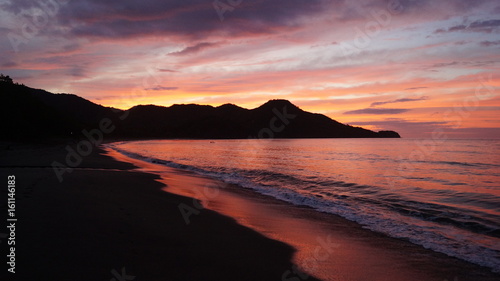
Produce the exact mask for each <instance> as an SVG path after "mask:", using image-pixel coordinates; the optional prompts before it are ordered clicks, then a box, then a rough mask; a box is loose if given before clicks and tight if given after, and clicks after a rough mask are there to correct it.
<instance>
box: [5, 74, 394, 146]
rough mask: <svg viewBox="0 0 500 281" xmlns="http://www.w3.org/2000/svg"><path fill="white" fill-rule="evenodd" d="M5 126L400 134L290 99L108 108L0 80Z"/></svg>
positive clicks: (129, 132)
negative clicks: (347, 121) (247, 104)
mask: <svg viewBox="0 0 500 281" xmlns="http://www.w3.org/2000/svg"><path fill="white" fill-rule="evenodd" d="M0 104H1V113H0V117H1V118H2V119H1V120H2V122H1V124H0V129H1V130H2V131H3V132H5V133H4V134H2V137H1V138H2V139H4V140H18V139H29V140H37V139H45V138H68V137H69V138H80V137H82V136H83V135H84V130H86V131H91V130H95V129H99V128H100V126H102V125H103V122H104V121H103V120H105V122H104V123H105V124H107V125H108V126H109V128H112V130H111V129H110V130H108V132H106V133H105V134H104V136H105V137H106V138H114V139H144V138H176V139H179V138H180V139H182V138H186V139H221V138H225V139H238V138H399V137H400V136H399V134H397V133H396V132H393V131H381V132H374V131H370V130H367V129H363V128H360V127H353V126H348V125H344V124H341V123H339V122H337V121H335V120H333V119H331V118H329V117H327V116H325V115H322V114H315V113H310V112H306V111H304V110H302V109H300V108H298V107H297V106H295V105H294V104H292V103H291V102H289V101H287V100H270V101H268V102H266V103H265V104H263V105H261V106H259V107H257V108H255V109H245V108H241V107H238V106H236V105H233V104H224V105H221V106H218V107H213V106H208V105H197V104H176V105H172V106H170V107H163V106H156V105H138V106H134V107H132V108H130V109H129V110H126V111H124V110H119V109H115V108H111V107H104V106H101V105H98V104H95V103H93V102H91V101H88V100H86V99H83V98H81V97H78V96H76V95H70V94H53V93H49V92H47V91H44V90H39V89H32V88H29V87H27V86H24V85H19V84H15V83H12V82H6V81H0Z"/></svg>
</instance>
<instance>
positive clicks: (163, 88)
mask: <svg viewBox="0 0 500 281" xmlns="http://www.w3.org/2000/svg"><path fill="white" fill-rule="evenodd" d="M177 89H179V87H163V86H157V87H152V88H147V89H146V90H148V91H173V90H177Z"/></svg>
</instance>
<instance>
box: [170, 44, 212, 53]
mask: <svg viewBox="0 0 500 281" xmlns="http://www.w3.org/2000/svg"><path fill="white" fill-rule="evenodd" d="M218 45H220V43H210V42H202V43H198V44H196V45H193V46H189V47H186V48H184V49H183V50H181V51H178V52H174V53H170V54H169V55H171V56H185V55H190V54H194V53H198V52H200V51H202V50H204V49H208V48H211V47H216V46H218Z"/></svg>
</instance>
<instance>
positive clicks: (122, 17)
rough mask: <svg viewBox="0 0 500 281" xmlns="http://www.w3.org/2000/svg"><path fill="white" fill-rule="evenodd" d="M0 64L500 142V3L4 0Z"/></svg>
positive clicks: (108, 91)
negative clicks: (278, 102)
mask: <svg viewBox="0 0 500 281" xmlns="http://www.w3.org/2000/svg"><path fill="white" fill-rule="evenodd" d="M0 3H1V4H0V7H1V11H0V54H1V56H0V72H2V73H4V74H8V75H10V76H11V77H12V78H14V80H15V81H17V82H20V83H24V84H26V85H28V86H30V87H35V88H42V89H45V90H48V91H51V92H55V93H72V94H76V95H79V96H82V97H84V98H86V99H89V100H91V101H93V102H96V103H99V104H102V105H105V106H113V107H118V108H122V109H127V108H130V107H132V106H134V105H137V104H157V105H164V106H170V105H172V104H176V103H198V104H210V105H214V106H217V105H221V104H225V103H234V104H237V105H239V106H242V107H245V108H254V107H257V106H259V105H261V104H263V103H265V102H266V101H267V100H269V99H277V98H279V99H288V100H290V101H291V102H292V103H294V104H296V105H297V106H299V107H300V108H302V109H304V110H307V111H311V112H317V113H323V114H326V115H328V116H329V117H331V118H333V119H335V120H337V121H339V122H343V123H348V124H350V125H356V126H362V127H366V128H369V129H373V130H382V129H387V130H396V131H398V132H399V133H400V134H401V135H402V136H403V137H409V138H411V137H431V133H432V131H433V130H435V129H436V128H441V129H443V130H444V131H445V132H446V134H447V136H448V137H449V138H493V137H495V138H498V137H500V119H499V116H500V114H499V112H500V97H499V95H498V92H499V89H500V71H499V69H500V2H499V1H496V0H490V1H481V0H476V1H471V0H455V1H454V0H443V1H436V0H404V1H403V0H401V1H394V0H362V1H347V0H346V1H334V0H332V1H320V0H273V1H257V0H220V1H218V0H217V1H213V0H182V1H169V0H161V1H160V0H141V1H132V0H120V1H117V0H108V1H101V0H78V1H77V0H69V1H68V0H40V1H38V0H31V1H30V0H16V1H14V0H11V1H5V0H0Z"/></svg>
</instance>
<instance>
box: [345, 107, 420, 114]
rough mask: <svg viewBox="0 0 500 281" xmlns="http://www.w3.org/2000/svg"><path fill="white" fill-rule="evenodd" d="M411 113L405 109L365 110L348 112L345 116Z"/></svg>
mask: <svg viewBox="0 0 500 281" xmlns="http://www.w3.org/2000/svg"><path fill="white" fill-rule="evenodd" d="M408 111H410V109H405V108H364V109H358V110H352V111H346V112H344V114H401V113H405V112H408Z"/></svg>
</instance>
